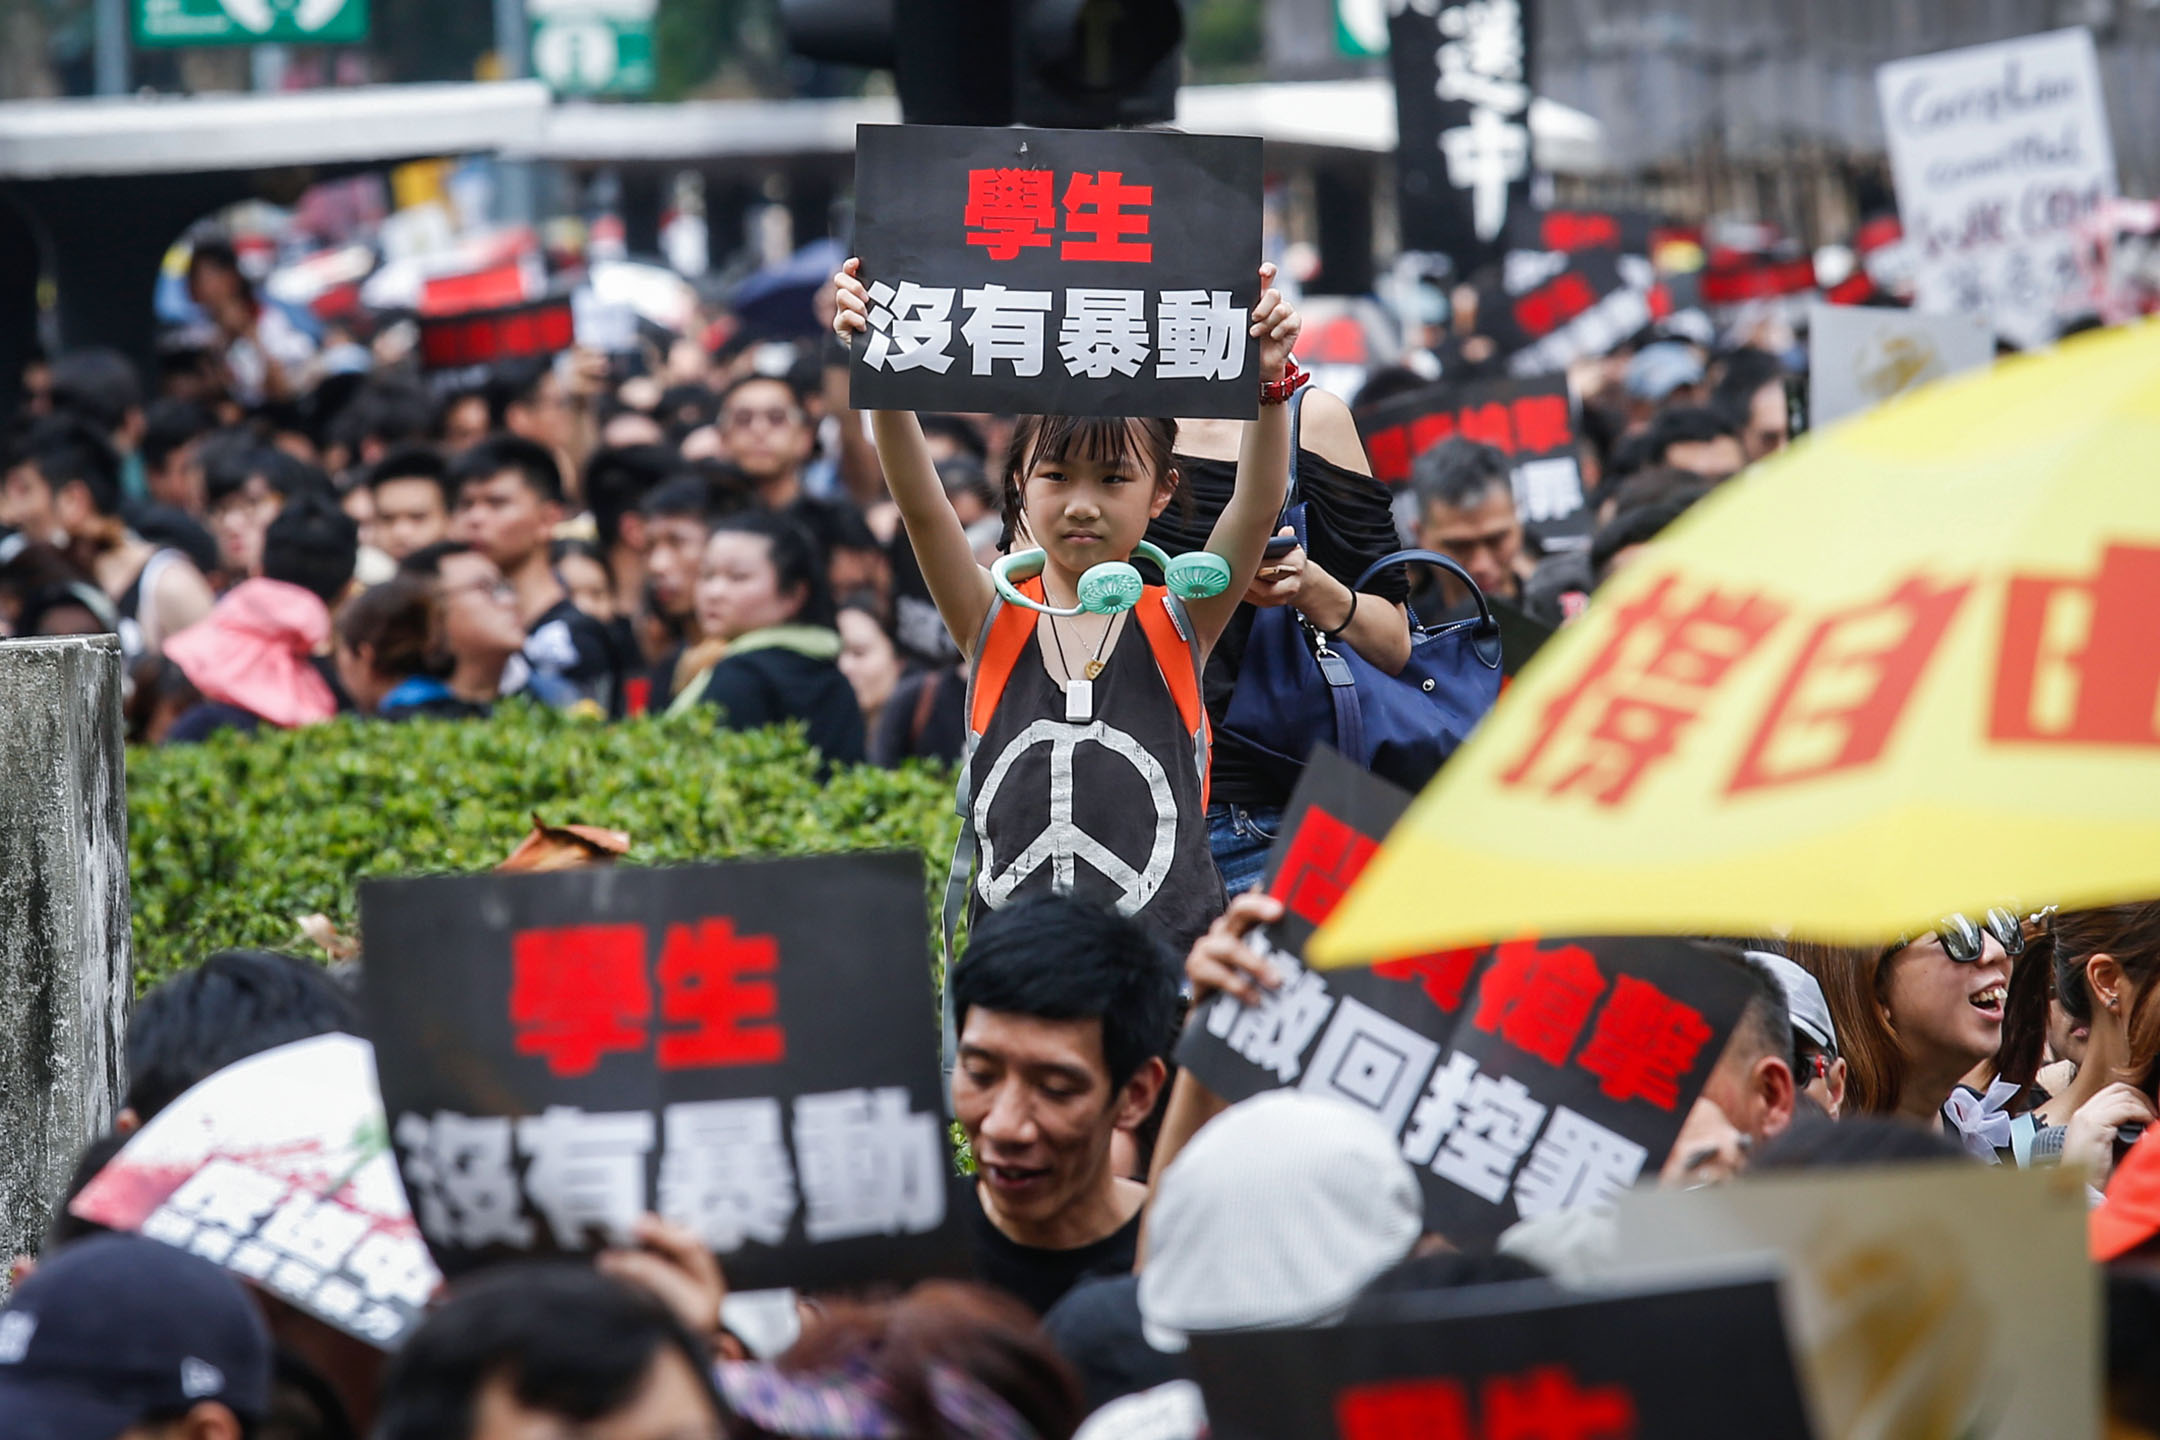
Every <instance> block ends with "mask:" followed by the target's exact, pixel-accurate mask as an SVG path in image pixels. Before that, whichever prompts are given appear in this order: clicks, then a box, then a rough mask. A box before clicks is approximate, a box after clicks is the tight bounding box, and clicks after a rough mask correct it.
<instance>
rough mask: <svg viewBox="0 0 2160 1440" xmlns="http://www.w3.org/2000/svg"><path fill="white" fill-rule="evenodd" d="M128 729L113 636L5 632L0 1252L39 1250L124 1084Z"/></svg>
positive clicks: (0, 730) (1, 660)
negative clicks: (18, 636)
mask: <svg viewBox="0 0 2160 1440" xmlns="http://www.w3.org/2000/svg"><path fill="white" fill-rule="evenodd" d="M121 740H122V734H121V722H120V642H119V641H118V640H117V639H116V638H115V637H113V636H111V635H94V636H71V637H67V638H64V639H50V640H43V639H40V640H8V641H0V1262H4V1259H5V1257H7V1256H9V1255H15V1254H21V1253H25V1252H34V1251H36V1250H37V1249H38V1246H39V1243H40V1240H41V1238H42V1237H43V1235H44V1233H45V1224H46V1220H47V1218H48V1217H49V1215H50V1213H51V1210H52V1206H53V1202H54V1201H55V1200H56V1199H57V1198H58V1197H59V1195H60V1192H61V1190H62V1189H63V1187H64V1186H65V1185H66V1183H67V1178H68V1174H69V1172H70V1171H71V1170H72V1169H73V1168H74V1165H75V1160H76V1157H77V1156H78V1155H79V1154H80V1153H81V1152H82V1148H83V1147H84V1146H85V1145H86V1144H88V1143H89V1142H90V1141H91V1140H94V1139H96V1138H97V1136H98V1135H99V1134H101V1133H102V1132H103V1131H104V1130H105V1129H106V1127H107V1126H108V1125H110V1124H111V1123H112V1117H113V1112H114V1111H115V1110H116V1109H117V1108H118V1107H119V1104H120V1099H121V1096H122V1094H123V1093H124V1092H125V1088H126V1080H125V1073H124V1068H123V1067H124V1062H125V1042H126V1038H127V1016H128V1002H129V999H130V997H131V995H132V993H133V979H132V976H133V967H132V963H131V959H130V955H129V944H128V857H127V784H126V778H125V762H124V758H123V749H122V745H121ZM4 1285H5V1278H4V1275H0V1286H4Z"/></svg>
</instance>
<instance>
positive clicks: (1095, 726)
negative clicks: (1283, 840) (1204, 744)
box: [964, 600, 1225, 955]
mask: <svg viewBox="0 0 2160 1440" xmlns="http://www.w3.org/2000/svg"><path fill="white" fill-rule="evenodd" d="M1141 603H1142V604H1144V605H1145V604H1155V603H1159V602H1158V601H1155V600H1143V601H1142V602H1141ZM1071 643H1072V642H1071V641H1070V640H1068V641H1067V642H1066V644H1067V645H1068V647H1069V646H1070V645H1071ZM1068 658H1069V659H1070V660H1071V661H1072V663H1073V665H1074V666H1075V667H1076V668H1077V667H1079V666H1080V664H1081V662H1082V661H1083V660H1084V659H1089V658H1092V657H1090V656H1086V655H1084V654H1069V655H1068ZM1178 658H1179V659H1180V660H1181V661H1183V660H1185V657H1184V656H1183V655H1180V656H1179V657H1178ZM1186 663H1190V662H1189V661H1186ZM1089 683H1090V684H1091V686H1092V689H1093V695H1094V699H1093V705H1092V707H1091V714H1090V715H1089V716H1087V717H1084V718H1081V719H1080V720H1078V721H1077V723H1075V722H1069V721H1067V711H1066V692H1065V690H1064V689H1063V688H1062V687H1061V686H1059V685H1058V684H1057V682H1055V681H1053V680H1052V679H1051V678H1050V674H1049V672H1048V671H1047V670H1045V669H1044V668H1043V634H1042V630H1041V628H1039V627H1037V628H1031V629H1030V631H1029V633H1028V638H1027V643H1026V644H1025V645H1023V646H1021V648H1020V654H1019V658H1018V659H1016V660H1015V661H1014V662H1013V668H1012V675H1011V676H1010V678H1008V679H1007V680H1006V682H1005V690H1004V693H1003V694H1002V695H1001V696H999V697H998V705H997V709H996V710H995V711H993V712H992V713H991V716H990V720H989V723H988V724H987V725H986V726H984V728H983V735H982V740H981V743H979V744H978V745H977V746H976V748H975V754H974V757H973V758H972V759H971V760H970V761H969V762H968V763H969V777H968V778H969V783H968V788H967V793H968V794H969V795H971V796H973V797H975V798H974V801H973V803H972V804H971V805H970V807H969V814H968V818H967V820H966V821H965V822H964V823H967V824H970V825H973V826H974V827H975V853H976V857H977V862H976V872H975V890H974V896H973V904H972V906H971V908H970V914H971V915H972V916H973V917H976V918H980V916H981V915H982V913H983V911H984V910H986V909H996V908H998V907H999V906H1001V905H1005V904H1007V903H1009V902H1010V901H1012V900H1014V899H1017V898H1019V897H1021V896H1023V895H1032V894H1043V893H1048V892H1050V891H1053V890H1056V891H1062V892H1065V893H1069V894H1072V895H1076V896H1078V897H1079V898H1080V899H1082V900H1085V901H1088V902H1089V903H1091V904H1096V905H1106V906H1113V907H1115V908H1116V909H1117V910H1118V911H1119V913H1121V914H1125V915H1130V916H1132V917H1133V918H1134V919H1136V920H1138V921H1139V922H1140V923H1141V924H1142V925H1144V926H1146V927H1147V928H1148V930H1149V932H1150V933H1152V934H1153V935H1154V936H1155V937H1156V939H1158V940H1160V941H1161V942H1162V943H1163V945H1164V946H1166V947H1167V948H1168V951H1169V953H1170V954H1172V955H1183V954H1184V953H1185V952H1186V951H1188V950H1190V949H1191V948H1192V944H1193V941H1195V940H1197V939H1198V938H1199V937H1200V932H1202V931H1203V930H1205V929H1207V927H1208V926H1209V925H1210V924H1211V923H1213V922H1214V919H1215V917H1216V916H1218V915H1220V914H1222V912H1223V905H1224V903H1225V901H1224V899H1223V885H1222V875H1221V873H1220V872H1219V871H1217V870H1216V868H1215V857H1214V855H1213V854H1211V853H1210V852H1209V850H1208V828H1207V807H1206V806H1205V805H1203V804H1201V803H1200V769H1199V766H1198V764H1197V763H1196V762H1195V759H1194V755H1193V740H1192V736H1191V735H1190V734H1189V733H1188V732H1187V731H1186V729H1185V722H1184V721H1183V719H1181V718H1180V717H1179V715H1178V709H1177V701H1176V699H1175V698H1174V697H1173V696H1172V695H1171V693H1170V686H1169V684H1168V682H1167V681H1166V680H1165V679H1164V677H1163V673H1162V671H1161V669H1160V668H1158V667H1157V665H1156V663H1155V652H1154V650H1153V648H1152V647H1150V645H1149V644H1148V637H1147V632H1146V631H1145V630H1144V629H1143V628H1142V627H1141V625H1140V623H1139V621H1138V620H1137V619H1131V620H1128V621H1127V622H1126V623H1124V624H1122V625H1120V626H1119V627H1118V631H1117V640H1116V643H1115V644H1113V645H1112V646H1111V648H1110V652H1109V654H1108V655H1106V656H1104V657H1103V669H1102V673H1101V674H1099V675H1097V676H1096V677H1095V679H1094V680H1093V681H1092V682H1089ZM1076 732H1077V733H1076Z"/></svg>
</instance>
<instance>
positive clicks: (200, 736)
mask: <svg viewBox="0 0 2160 1440" xmlns="http://www.w3.org/2000/svg"><path fill="white" fill-rule="evenodd" d="M261 728H262V717H261V716H260V715H257V714H256V713H255V712H254V711H252V710H243V709H241V708H240V707H239V706H238V705H228V704H226V703H225V702H224V701H222V700H205V701H203V702H202V703H201V704H200V705H190V706H189V707H188V708H187V709H185V710H183V711H181V712H180V715H179V717H178V718H177V719H175V720H174V721H173V723H172V728H171V729H170V730H168V731H166V732H165V743H166V744H168V745H185V744H190V743H192V742H194V741H197V740H207V739H209V738H210V737H211V736H212V735H215V734H216V733H217V732H218V731H220V730H238V731H239V732H240V733H241V734H243V735H253V734H254V733H255V732H256V731H257V730H259V729H261Z"/></svg>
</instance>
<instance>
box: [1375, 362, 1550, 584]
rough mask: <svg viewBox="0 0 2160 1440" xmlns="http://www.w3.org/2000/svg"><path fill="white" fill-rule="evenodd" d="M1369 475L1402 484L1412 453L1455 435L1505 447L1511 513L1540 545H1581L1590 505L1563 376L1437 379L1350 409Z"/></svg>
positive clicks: (1546, 546)
mask: <svg viewBox="0 0 2160 1440" xmlns="http://www.w3.org/2000/svg"><path fill="white" fill-rule="evenodd" d="M1356 419H1357V426H1358V434H1359V435H1360V436H1361V437H1363V439H1364V441H1365V454H1366V456H1367V457H1368V458H1369V459H1370V460H1371V461H1372V467H1373V474H1374V475H1376V476H1378V477H1379V478H1380V479H1382V480H1384V481H1386V482H1387V483H1388V484H1390V485H1405V484H1408V483H1409V480H1410V467H1411V464H1412V462H1414V461H1415V460H1416V459H1417V457H1418V456H1420V455H1422V454H1424V453H1425V452H1426V451H1427V450H1430V449H1432V448H1433V446H1435V445H1438V444H1439V443H1440V442H1441V441H1443V440H1448V439H1452V438H1455V437H1457V436H1460V437H1461V438H1463V439H1465V440H1475V441H1477V442H1479V443H1480V444H1484V445H1491V446H1495V447H1497V448H1498V449H1500V450H1502V451H1504V452H1506V454H1507V457H1508V459H1509V460H1510V461H1512V462H1513V464H1514V481H1515V510H1516V513H1517V514H1519V515H1520V516H1522V519H1523V524H1524V525H1525V526H1527V527H1528V528H1529V530H1530V532H1531V533H1532V534H1533V535H1535V536H1537V538H1538V541H1539V543H1540V544H1541V545H1542V546H1543V547H1544V548H1545V549H1547V550H1565V549H1571V548H1575V547H1577V546H1581V545H1586V544H1588V543H1589V535H1590V522H1591V518H1592V516H1591V510H1590V507H1589V505H1588V504H1587V503H1586V501H1585V500H1584V498H1583V487H1582V470H1581V468H1580V465H1579V462H1578V460H1577V458H1576V452H1575V411H1574V407H1573V405H1572V403H1571V402H1570V401H1569V399H1568V386H1567V377H1566V376H1565V375H1543V376H1539V377H1537V378H1535V379H1530V380H1487V381H1479V382H1473V383H1471V384H1467V385H1462V384H1449V383H1448V382H1446V381H1441V382H1440V383H1438V384H1434V385H1427V386H1425V387H1424V388H1423V389H1420V390H1411V391H1408V392H1406V393H1404V394H1401V395H1395V396H1390V397H1389V398H1388V399H1386V400H1383V401H1381V402H1380V403H1379V404H1377V405H1368V406H1364V407H1362V408H1360V409H1359V410H1358V411H1357V412H1356Z"/></svg>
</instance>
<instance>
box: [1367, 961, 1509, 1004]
mask: <svg viewBox="0 0 2160 1440" xmlns="http://www.w3.org/2000/svg"><path fill="white" fill-rule="evenodd" d="M1484 953H1485V952H1484V951H1483V950H1481V949H1478V948H1476V947H1474V946H1473V947H1471V948H1469V949H1466V950H1435V951H1433V952H1432V953H1431V954H1430V955H1412V956H1410V957H1409V958H1407V959H1403V960H1382V961H1381V962H1380V963H1379V964H1377V965H1375V966H1373V967H1372V968H1373V974H1375V975H1378V976H1379V977H1380V978H1381V979H1383V980H1414V981H1416V982H1417V983H1418V988H1419V989H1421V990H1423V991H1424V992H1425V998H1426V999H1428V1000H1430V1001H1432V1003H1433V1004H1435V1005H1437V1006H1439V1007H1440V1008H1441V1009H1442V1010H1445V1011H1447V1012H1448V1013H1449V1014H1451V1015H1452V1014H1453V1013H1455V1011H1457V1010H1459V1009H1460V1008H1462V999H1463V991H1464V989H1466V988H1467V987H1468V986H1469V984H1470V974H1471V972H1472V971H1473V970H1475V969H1477V962H1478V957H1479V956H1480V955H1483V954H1484Z"/></svg>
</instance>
